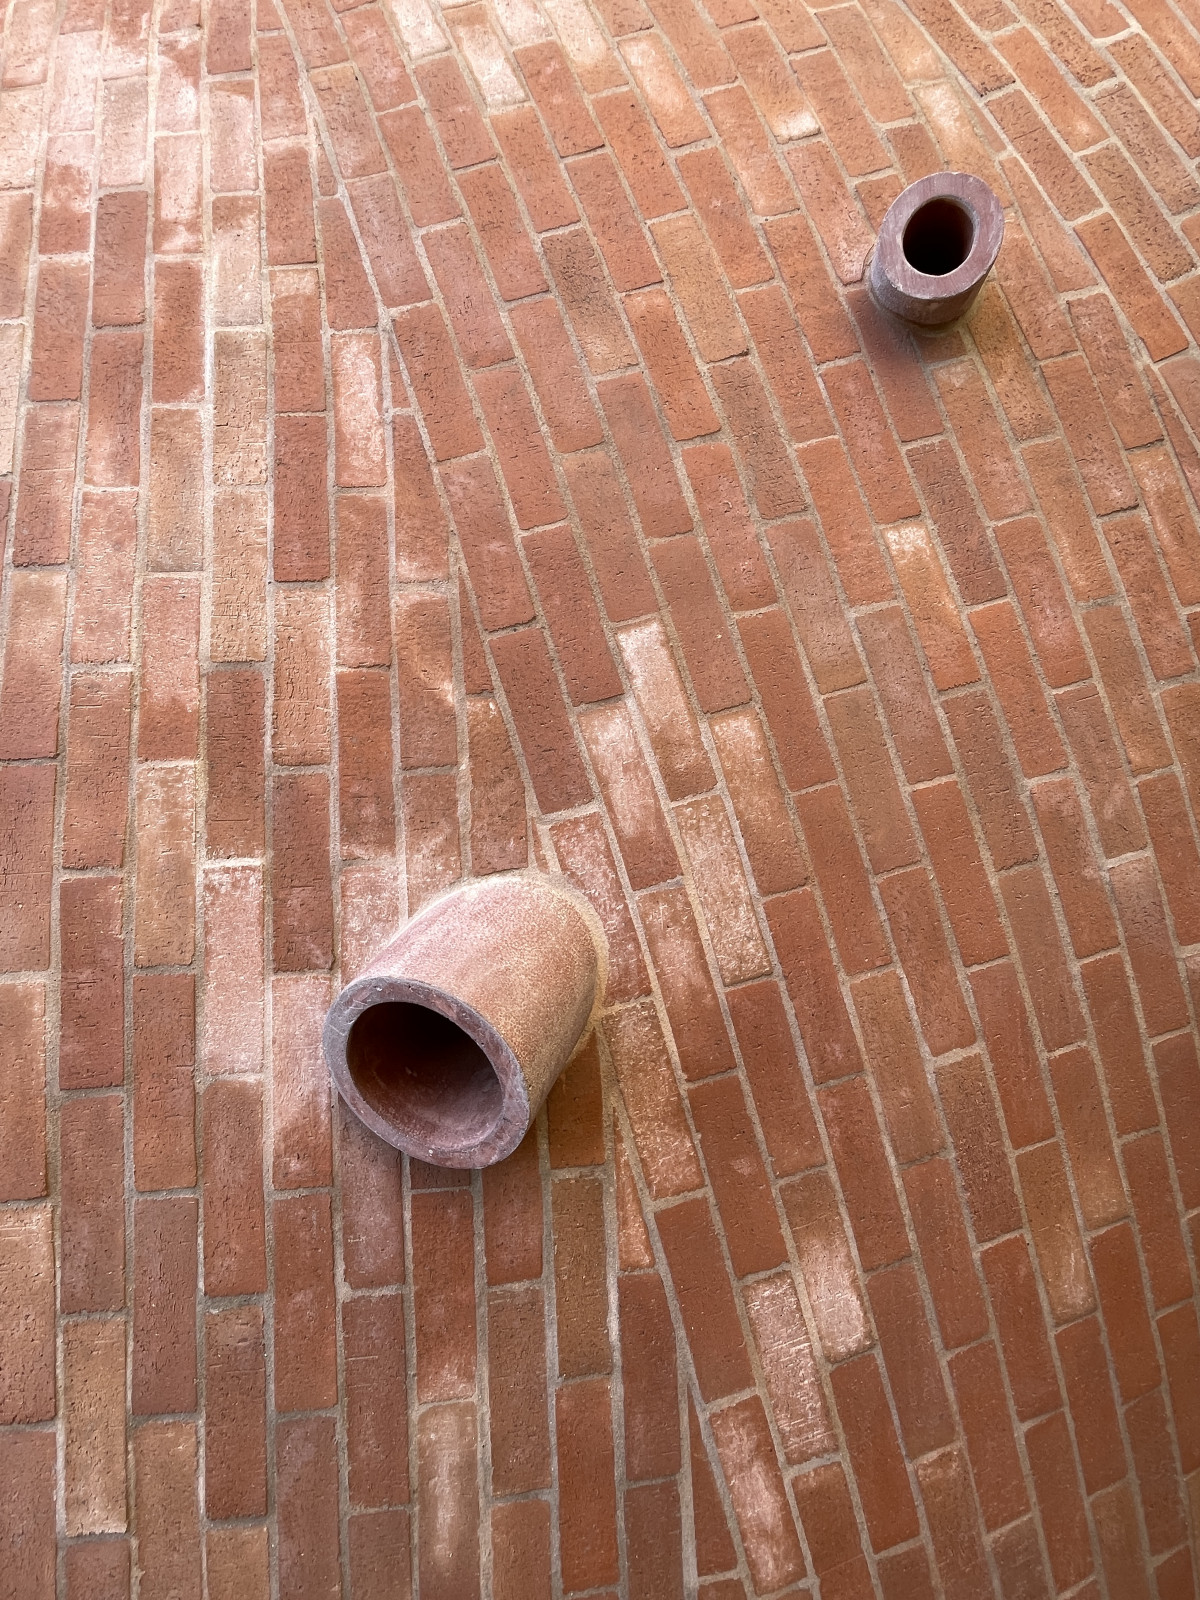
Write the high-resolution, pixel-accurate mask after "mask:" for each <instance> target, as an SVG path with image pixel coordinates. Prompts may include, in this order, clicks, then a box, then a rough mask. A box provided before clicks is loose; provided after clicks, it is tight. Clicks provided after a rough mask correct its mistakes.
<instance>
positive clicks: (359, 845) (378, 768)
mask: <svg viewBox="0 0 1200 1600" xmlns="http://www.w3.org/2000/svg"><path fill="white" fill-rule="evenodd" d="M337 704H338V823H339V828H340V843H341V851H342V855H343V857H345V858H347V859H354V858H360V857H369V856H373V855H377V854H380V853H386V852H389V851H391V850H392V849H394V847H395V840H396V811H395V800H394V796H393V778H392V747H391V698H390V694H389V685H388V680H387V676H386V675H385V674H384V673H381V672H368V671H353V672H339V673H338V674H337Z"/></svg>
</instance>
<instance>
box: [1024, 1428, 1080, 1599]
mask: <svg viewBox="0 0 1200 1600" xmlns="http://www.w3.org/2000/svg"><path fill="white" fill-rule="evenodd" d="M1025 1447H1026V1449H1027V1450H1028V1452H1029V1465H1030V1468H1031V1470H1032V1473H1033V1482H1034V1488H1035V1490H1036V1492H1037V1499H1038V1507H1039V1510H1040V1511H1041V1515H1042V1528H1043V1530H1044V1532H1045V1535H1046V1548H1047V1550H1048V1552H1049V1555H1050V1568H1051V1571H1052V1572H1053V1573H1054V1579H1055V1583H1056V1585H1057V1587H1058V1589H1059V1590H1060V1591H1061V1590H1063V1589H1067V1588H1070V1587H1071V1586H1072V1585H1073V1584H1076V1583H1079V1582H1080V1581H1081V1580H1082V1579H1083V1578H1086V1577H1087V1575H1088V1573H1089V1572H1090V1571H1091V1570H1092V1556H1091V1550H1090V1547H1089V1541H1088V1527H1087V1519H1086V1516H1085V1512H1084V1505H1083V1498H1082V1496H1081V1495H1080V1492H1079V1482H1078V1478H1077V1475H1076V1469H1075V1458H1074V1454H1073V1452H1072V1450H1071V1437H1070V1434H1069V1433H1068V1431H1067V1423H1066V1418H1065V1417H1064V1416H1063V1414H1062V1412H1061V1411H1056V1412H1055V1413H1054V1415H1053V1416H1052V1417H1047V1418H1046V1419H1045V1420H1044V1421H1042V1422H1038V1423H1035V1425H1034V1426H1033V1427H1032V1428H1030V1429H1029V1431H1028V1433H1027V1434H1026V1435H1025Z"/></svg>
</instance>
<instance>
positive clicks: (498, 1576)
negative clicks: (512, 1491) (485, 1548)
mask: <svg viewBox="0 0 1200 1600" xmlns="http://www.w3.org/2000/svg"><path fill="white" fill-rule="evenodd" d="M404 1577H405V1580H406V1581H407V1577H408V1563H407V1560H406V1562H405V1566H404ZM393 1592H395V1591H394V1590H388V1591H387V1593H389V1594H390V1593H393ZM492 1593H493V1594H494V1596H495V1600H550V1507H549V1506H548V1505H547V1504H546V1502H545V1501H544V1500H514V1501H510V1502H508V1503H507V1504H504V1505H496V1506H493V1507H492ZM369 1600H374V1597H373V1596H372V1597H369ZM379 1600H384V1591H383V1590H381V1591H380V1595H379Z"/></svg>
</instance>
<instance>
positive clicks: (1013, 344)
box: [975, 252, 1067, 440]
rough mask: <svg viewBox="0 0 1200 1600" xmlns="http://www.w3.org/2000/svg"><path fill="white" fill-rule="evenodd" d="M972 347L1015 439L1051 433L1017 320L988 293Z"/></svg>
mask: <svg viewBox="0 0 1200 1600" xmlns="http://www.w3.org/2000/svg"><path fill="white" fill-rule="evenodd" d="M1018 253H1020V252H1018ZM1064 342H1067V341H1064ZM975 343H976V347H977V349H978V350H979V353H980V355H981V356H982V357H983V360H984V365H985V366H986V367H987V370H988V375H989V376H990V377H991V380H992V382H993V383H994V384H995V386H996V393H997V395H998V396H999V399H1000V404H1001V407H1002V408H1003V410H1004V414H1005V416H1006V417H1007V419H1008V425H1009V427H1010V428H1011V429H1012V431H1013V433H1014V434H1015V436H1016V437H1017V438H1018V439H1022V440H1024V439H1036V438H1040V437H1042V436H1043V435H1045V434H1047V433H1050V432H1052V431H1053V417H1052V414H1051V412H1050V409H1049V407H1048V406H1047V404H1046V401H1045V398H1044V397H1043V395H1042V392H1041V390H1040V389H1039V388H1038V386H1037V384H1036V383H1035V381H1034V379H1033V376H1032V374H1031V372H1030V370H1029V368H1028V366H1027V365H1026V361H1025V355H1024V346H1023V344H1022V342H1021V338H1020V333H1019V330H1018V323H1017V320H1016V319H1015V317H1014V316H1013V315H1012V314H1010V312H1009V310H1008V307H1007V306H1006V305H1005V304H1004V302H1003V301H1002V300H1001V298H1000V296H999V294H996V293H989V294H987V295H986V296H985V298H984V300H983V309H982V315H981V316H980V317H979V318H978V320H977V322H976V324H975Z"/></svg>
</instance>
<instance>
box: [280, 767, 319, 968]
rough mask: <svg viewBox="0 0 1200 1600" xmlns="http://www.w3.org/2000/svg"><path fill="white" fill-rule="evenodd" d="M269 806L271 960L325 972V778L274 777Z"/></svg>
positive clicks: (289, 965)
mask: <svg viewBox="0 0 1200 1600" xmlns="http://www.w3.org/2000/svg"><path fill="white" fill-rule="evenodd" d="M271 806H272V811H273V815H274V831H273V849H274V859H275V866H274V872H273V878H274V898H273V906H272V911H273V936H272V951H273V955H272V959H273V962H274V965H275V968H276V970H277V971H283V972H301V971H305V970H307V969H313V970H316V971H326V970H328V968H329V967H330V965H331V964H332V961H333V908H332V889H331V887H330V865H329V780H328V779H327V778H326V777H325V775H324V774H318V773H304V774H300V773H297V774H292V775H288V776H285V777H277V778H275V779H274V780H273V783H272V791H271Z"/></svg>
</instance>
